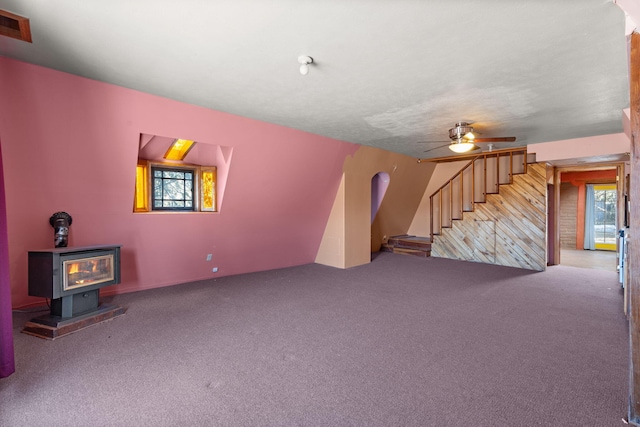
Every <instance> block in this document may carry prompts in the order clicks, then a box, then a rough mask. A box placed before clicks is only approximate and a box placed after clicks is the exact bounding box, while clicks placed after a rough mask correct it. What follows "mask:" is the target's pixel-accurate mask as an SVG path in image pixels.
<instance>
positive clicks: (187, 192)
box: [153, 167, 194, 210]
mask: <svg viewBox="0 0 640 427" xmlns="http://www.w3.org/2000/svg"><path fill="white" fill-rule="evenodd" d="M153 174H154V177H157V178H154V182H153V186H154V191H153V207H154V209H177V210H193V209H194V204H193V194H192V193H193V191H192V189H193V177H194V173H193V171H188V170H187V171H184V170H178V169H172V168H160V167H157V168H154V172H153ZM158 175H160V176H159V177H158Z"/></svg>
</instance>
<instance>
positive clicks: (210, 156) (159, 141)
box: [138, 133, 233, 211]
mask: <svg viewBox="0 0 640 427" xmlns="http://www.w3.org/2000/svg"><path fill="white" fill-rule="evenodd" d="M178 138H188V136H185V135H177V136H174V137H167V136H160V135H151V134H146V133H141V134H140V145H139V149H138V158H139V159H144V160H150V161H156V162H167V160H165V158H164V156H165V153H167V150H168V149H169V148H170V147H171V145H172V144H173V142H174V141H175V140H176V139H178ZM232 154H233V147H228V146H224V145H220V144H215V143H210V142H207V141H201V140H196V143H195V145H194V146H193V147H192V148H191V149H190V150H189V152H188V153H187V155H186V156H185V157H184V159H183V160H182V161H172V162H174V163H178V164H189V165H198V166H215V167H216V169H217V182H216V187H217V188H216V198H217V210H218V211H220V209H222V202H223V199H224V190H225V187H226V183H227V177H228V175H229V168H230V166H231V158H232Z"/></svg>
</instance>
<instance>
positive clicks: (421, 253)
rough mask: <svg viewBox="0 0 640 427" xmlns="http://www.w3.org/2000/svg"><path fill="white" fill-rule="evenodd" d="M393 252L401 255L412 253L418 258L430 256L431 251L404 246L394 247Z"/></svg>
mask: <svg viewBox="0 0 640 427" xmlns="http://www.w3.org/2000/svg"><path fill="white" fill-rule="evenodd" d="M393 253H394V254H402V255H413V256H417V257H420V258H428V257H430V256H431V251H430V250H429V251H421V250H419V249H405V248H394V249H393Z"/></svg>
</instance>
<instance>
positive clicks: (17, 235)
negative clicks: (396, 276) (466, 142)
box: [0, 58, 358, 307]
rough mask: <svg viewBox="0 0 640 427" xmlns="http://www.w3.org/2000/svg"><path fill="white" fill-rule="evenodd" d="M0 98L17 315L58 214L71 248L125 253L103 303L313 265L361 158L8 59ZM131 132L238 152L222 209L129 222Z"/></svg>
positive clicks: (267, 127) (310, 139)
mask: <svg viewBox="0 0 640 427" xmlns="http://www.w3.org/2000/svg"><path fill="white" fill-rule="evenodd" d="M0 93H1V94H2V96H0V136H1V141H2V153H3V166H4V173H5V185H6V188H5V190H6V198H7V222H8V234H9V259H10V275H11V290H12V301H13V306H14V307H19V306H24V305H29V304H34V303H41V302H42V299H40V298H34V297H29V296H28V294H27V251H29V250H31V249H42V248H48V247H53V229H52V228H51V226H50V225H49V222H48V219H49V217H50V216H51V214H52V213H54V212H56V211H66V212H68V213H69V214H71V216H72V217H73V225H72V226H71V229H70V240H69V242H70V246H83V245H93V244H103V243H104V244H107V243H114V244H121V245H122V284H121V285H118V286H114V287H111V288H107V289H105V290H104V291H103V294H109V293H119V292H129V291H136V290H141V289H148V288H154V287H159V286H165V285H172V284H177V283H184V282H189V281H194V280H201V279H207V278H212V277H220V276H225V275H232V274H240V273H246V272H252V271H260V270H268V269H275V268H281V267H287V266H293V265H300V264H305V263H310V262H313V261H314V259H315V256H316V252H317V250H318V246H319V244H320V239H321V237H322V233H323V231H324V227H325V225H326V222H327V217H328V215H329V212H330V209H331V205H332V203H333V200H334V197H335V193H336V190H337V188H338V185H339V182H340V178H341V175H342V165H343V162H344V159H345V157H346V156H347V155H351V154H353V153H354V152H355V151H356V149H357V148H358V146H357V145H354V144H349V143H345V142H341V141H336V140H332V139H329V138H323V137H320V136H316V135H311V134H308V133H304V132H300V131H296V130H293V129H289V128H284V127H280V126H276V125H271V124H268V123H263V122H258V121H255V120H250V119H246V118H242V117H238V116H233V115H229V114H225V113H221V112H217V111H212V110H208V109H205V108H200V107H196V106H192V105H187V104H184V103H180V102H175V101H171V100H167V99H164V98H159V97H155V96H151V95H148V94H144V93H140V92H136V91H132V90H129V89H125V88H121V87H116V86H112V85H108V84H104V83H100V82H96V81H92V80H88V79H84V78H80V77H76V76H72V75H69V74H64V73H60V72H57V71H54V70H51V69H46V68H42V67H38V66H33V65H29V64H25V63H22V62H18V61H14V60H10V59H7V58H0ZM140 133H148V134H154V135H164V136H176V137H187V138H191V139H195V140H197V141H201V142H205V143H207V142H209V143H212V144H220V145H224V146H229V147H233V157H232V160H231V165H230V169H229V174H228V179H227V182H226V189H225V196H224V205H223V206H222V208H221V211H220V212H219V213H213V214H211V213H191V214H184V213H151V214H133V213H132V206H133V191H134V181H135V165H136V161H137V154H138V141H139V136H140ZM209 253H211V254H213V260H212V261H210V262H206V255H207V254H209ZM212 267H218V268H219V272H218V273H212V272H211V269H212Z"/></svg>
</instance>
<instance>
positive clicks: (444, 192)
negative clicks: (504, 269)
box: [430, 148, 547, 271]
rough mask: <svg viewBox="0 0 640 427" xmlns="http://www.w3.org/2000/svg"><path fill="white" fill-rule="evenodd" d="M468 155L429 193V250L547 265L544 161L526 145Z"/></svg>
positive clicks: (501, 262) (445, 254)
mask: <svg viewBox="0 0 640 427" xmlns="http://www.w3.org/2000/svg"><path fill="white" fill-rule="evenodd" d="M469 160H470V161H469V162H468V163H467V164H466V165H465V166H464V167H463V168H462V169H461V170H460V171H459V172H458V173H457V174H456V175H455V176H453V178H451V179H449V180H448V181H447V182H445V183H444V185H442V186H441V187H440V188H439V189H438V190H437V191H436V192H434V193H433V195H432V196H431V198H430V210H431V213H430V222H431V223H430V225H431V228H430V229H431V234H430V241H431V242H432V245H433V247H432V251H431V256H433V257H439V258H450V259H458V260H465V261H473V262H481V263H487V264H495V265H503V266H510V267H518V268H525V269H530V270H537V271H542V270H544V269H545V268H546V263H547V260H546V257H547V252H546V251H547V244H546V234H547V230H546V220H547V173H546V166H545V165H544V164H541V163H535V161H531V160H532V159H529V156H528V155H527V152H526V149H525V148H517V149H505V150H496V151H493V152H486V153H482V154H480V155H478V156H475V157H472V158H469Z"/></svg>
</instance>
